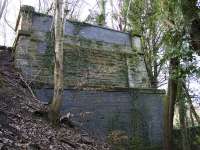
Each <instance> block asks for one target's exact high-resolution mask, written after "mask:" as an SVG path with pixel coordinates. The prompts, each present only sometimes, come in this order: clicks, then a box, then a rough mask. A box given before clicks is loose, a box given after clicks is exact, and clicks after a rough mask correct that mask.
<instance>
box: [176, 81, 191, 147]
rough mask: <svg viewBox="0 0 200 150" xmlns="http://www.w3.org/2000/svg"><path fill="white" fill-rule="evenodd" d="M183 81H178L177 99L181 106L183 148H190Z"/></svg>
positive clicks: (180, 119) (180, 118)
mask: <svg viewBox="0 0 200 150" xmlns="http://www.w3.org/2000/svg"><path fill="white" fill-rule="evenodd" d="M182 83H183V82H182V81H181V80H180V81H179V83H178V90H177V101H178V104H179V105H178V106H179V121H180V129H181V137H182V149H183V150H190V142H189V137H188V130H187V114H186V111H187V110H186V105H185V98H184V96H183V84H182Z"/></svg>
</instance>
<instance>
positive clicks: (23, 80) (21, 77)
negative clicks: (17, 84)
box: [18, 73, 38, 100]
mask: <svg viewBox="0 0 200 150" xmlns="http://www.w3.org/2000/svg"><path fill="white" fill-rule="evenodd" d="M18 74H19V77H20V80H21V81H22V82H23V83H24V84H25V85H26V87H27V88H28V90H29V92H30V93H31V95H32V96H33V98H34V99H35V100H38V99H37V97H36V96H35V94H34V93H33V91H32V89H31V87H30V86H29V84H28V83H27V82H26V81H25V79H24V78H23V76H22V75H21V74H20V73H18Z"/></svg>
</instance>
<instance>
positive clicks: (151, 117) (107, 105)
mask: <svg viewBox="0 0 200 150" xmlns="http://www.w3.org/2000/svg"><path fill="white" fill-rule="evenodd" d="M163 94H164V93H163V91H158V90H150V89H146V90H144V89H143V90H139V89H129V90H128V89H121V90H115V91H86V90H65V91H64V101H63V107H62V110H63V111H65V112H71V113H72V114H73V115H74V116H73V117H72V120H75V121H77V122H79V124H80V125H81V127H82V128H84V129H86V130H87V131H88V132H90V133H91V134H93V135H96V136H97V137H102V138H104V139H105V137H106V136H108V135H109V134H110V133H111V132H113V131H116V130H120V131H125V132H126V134H127V135H128V136H129V137H132V136H139V137H142V138H143V139H145V141H146V142H147V141H148V143H149V144H150V145H155V144H157V145H161V144H162V140H163V119H162V118H163V101H162V96H163ZM36 95H37V96H38V97H39V98H40V99H41V100H42V101H45V102H48V101H49V100H51V99H52V96H53V90H52V89H37V90H36Z"/></svg>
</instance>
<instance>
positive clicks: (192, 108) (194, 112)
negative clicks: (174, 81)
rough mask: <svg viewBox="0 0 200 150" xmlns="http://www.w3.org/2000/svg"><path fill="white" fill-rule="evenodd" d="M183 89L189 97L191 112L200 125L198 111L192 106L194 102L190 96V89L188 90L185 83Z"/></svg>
mask: <svg viewBox="0 0 200 150" xmlns="http://www.w3.org/2000/svg"><path fill="white" fill-rule="evenodd" d="M183 88H184V90H185V94H186V97H187V99H188V102H189V105H190V111H191V112H192V114H193V115H194V117H195V119H196V121H197V122H198V124H199V125H200V117H199V115H198V114H197V112H196V110H195V108H194V106H193V104H192V100H191V97H190V94H189V92H188V89H187V87H186V85H185V84H184V83H183Z"/></svg>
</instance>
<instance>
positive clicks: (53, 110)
mask: <svg viewBox="0 0 200 150" xmlns="http://www.w3.org/2000/svg"><path fill="white" fill-rule="evenodd" d="M54 4H55V21H54V29H55V65H54V96H53V100H52V103H51V105H50V110H49V119H50V121H51V122H52V124H54V125H56V124H57V123H58V121H59V113H60V107H61V105H62V99H63V28H64V18H63V16H64V15H63V13H64V12H62V8H63V7H62V6H63V0H55V1H54Z"/></svg>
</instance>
